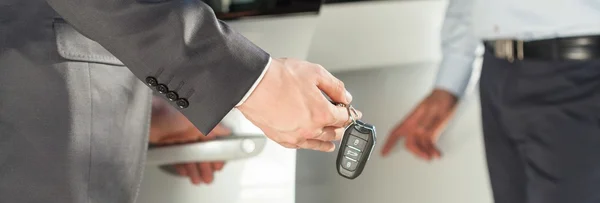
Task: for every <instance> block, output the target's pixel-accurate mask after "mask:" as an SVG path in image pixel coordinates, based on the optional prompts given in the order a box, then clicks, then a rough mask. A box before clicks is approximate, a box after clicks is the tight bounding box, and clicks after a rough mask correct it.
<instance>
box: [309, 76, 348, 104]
mask: <svg viewBox="0 0 600 203" xmlns="http://www.w3.org/2000/svg"><path fill="white" fill-rule="evenodd" d="M322 72H323V74H321V75H320V76H319V77H318V78H317V87H318V88H319V89H320V90H321V91H323V93H325V94H326V95H327V96H328V97H329V98H330V99H331V100H332V101H334V102H339V103H344V104H350V103H351V102H352V95H351V94H350V92H348V91H347V90H346V87H345V86H344V82H342V81H341V80H339V79H337V78H336V77H334V76H333V75H331V73H329V72H328V71H327V70H325V69H323V71H322Z"/></svg>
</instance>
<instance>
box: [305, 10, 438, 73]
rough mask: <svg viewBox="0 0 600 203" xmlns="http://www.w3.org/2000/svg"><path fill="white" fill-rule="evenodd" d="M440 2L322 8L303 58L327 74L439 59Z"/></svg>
mask: <svg viewBox="0 0 600 203" xmlns="http://www.w3.org/2000/svg"><path fill="white" fill-rule="evenodd" d="M445 7H446V1H440V0H428V1H401V0H398V1H371V2H360V3H344V4H329V5H325V6H324V7H323V8H322V10H321V15H320V17H319V18H320V19H319V24H318V26H317V30H316V32H315V36H314V37H313V40H312V44H311V46H310V51H309V53H308V59H309V60H310V61H311V62H315V63H319V64H321V65H323V66H324V67H326V68H327V69H329V70H330V71H341V70H355V69H365V68H375V67H384V66H389V65H394V64H405V63H418V62H422V61H435V60H438V59H439V55H440V53H439V46H440V41H439V30H440V28H441V25H442V18H443V13H444V10H445Z"/></svg>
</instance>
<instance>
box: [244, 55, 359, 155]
mask: <svg viewBox="0 0 600 203" xmlns="http://www.w3.org/2000/svg"><path fill="white" fill-rule="evenodd" d="M322 93H325V94H326V95H327V96H328V97H329V98H331V100H332V101H333V102H335V103H343V104H350V102H351V101H352V96H351V95H350V94H349V93H348V91H346V89H345V87H344V83H343V82H342V81H340V80H339V79H337V78H335V77H334V76H333V75H331V73H329V72H328V71H327V70H325V69H324V68H323V67H322V66H320V65H318V64H313V63H309V62H306V61H300V60H295V59H272V61H271V64H270V66H269V69H268V70H267V72H266V73H265V76H264V78H263V79H262V81H261V82H260V83H259V85H258V86H257V87H256V90H254V92H253V93H252V94H251V95H250V97H248V100H246V101H245V102H244V103H243V104H242V105H241V106H239V107H238V109H239V110H240V111H241V112H242V113H243V114H244V115H245V116H246V118H247V119H248V120H250V121H251V122H252V123H253V124H254V125H256V126H257V127H259V128H260V129H261V130H262V131H263V132H264V133H265V134H266V136H267V137H269V138H270V139H272V140H273V141H275V142H277V143H279V144H281V145H282V146H284V147H288V148H303V149H313V150H319V151H324V152H332V151H334V150H335V144H334V143H333V141H337V140H340V139H341V138H342V135H343V133H344V127H346V126H348V125H349V124H350V123H351V122H352V121H351V118H350V117H349V114H348V109H347V108H346V107H343V106H336V105H334V104H332V103H331V101H329V100H328V99H327V98H326V97H325V96H324V95H323V94H322ZM356 114H357V115H356V117H355V119H360V118H361V117H362V114H361V113H360V112H359V111H357V112H356Z"/></svg>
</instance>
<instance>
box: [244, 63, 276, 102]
mask: <svg viewBox="0 0 600 203" xmlns="http://www.w3.org/2000/svg"><path fill="white" fill-rule="evenodd" d="M271 60H272V59H271V57H269V62H267V66H266V67H265V69H263V72H262V73H261V74H260V76H259V77H258V79H257V80H256V82H254V84H253V85H252V87H250V90H248V92H246V95H244V97H242V100H240V102H238V104H236V105H235V107H238V106H240V105H242V104H243V103H244V102H245V101H246V100H247V99H248V97H250V95H252V92H254V89H256V86H258V84H259V83H260V81H262V79H263V77H265V73H267V70H268V69H269V66H271Z"/></svg>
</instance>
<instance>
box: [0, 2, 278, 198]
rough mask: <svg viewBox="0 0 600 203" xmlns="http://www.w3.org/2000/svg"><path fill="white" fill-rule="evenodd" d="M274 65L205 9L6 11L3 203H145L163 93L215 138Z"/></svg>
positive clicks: (51, 7) (2, 15)
mask: <svg viewBox="0 0 600 203" xmlns="http://www.w3.org/2000/svg"><path fill="white" fill-rule="evenodd" d="M268 59H269V55H268V54H267V53H266V52H264V51H263V50H261V49H260V48H258V47H256V46H255V45H253V44H252V43H250V42H249V41H247V40H246V39H245V38H244V37H242V36H241V35H239V34H238V33H236V32H234V31H233V30H231V29H230V28H229V27H228V26H227V25H225V24H223V23H221V22H220V21H218V20H216V19H215V16H214V14H213V13H212V11H211V10H210V8H209V7H207V6H206V5H205V4H204V3H201V2H200V0H138V1H136V0H48V1H44V0H1V1H0V202H2V203H4V202H6V203H13V202H27V203H31V202H43V203H48V202H57V203H58V202H60V203H70V202H94V203H120V202H133V201H135V196H136V193H137V190H138V186H139V183H140V181H141V176H142V169H143V164H144V157H145V150H146V146H147V134H148V129H149V126H148V125H149V119H150V107H151V106H150V105H151V97H152V95H153V93H154V94H156V95H161V96H162V97H164V98H165V99H168V100H170V101H171V103H172V104H173V106H175V107H177V108H179V109H180V110H181V112H183V114H185V115H186V116H187V117H188V118H189V119H190V120H191V121H192V122H193V123H194V124H195V125H196V127H198V128H199V129H200V130H201V131H202V132H205V133H206V132H208V131H209V130H210V129H212V128H213V127H214V126H215V125H216V124H217V123H218V122H219V121H220V120H221V119H222V118H223V117H224V116H225V115H226V114H227V113H228V112H229V111H230V110H231V108H232V107H234V105H235V104H236V103H237V102H238V101H239V100H240V99H241V98H242V97H243V96H244V94H245V93H246V92H247V91H248V89H249V88H250V87H251V86H252V84H253V83H254V82H255V80H256V79H257V78H258V77H259V75H260V74H261V72H262V70H263V69H264V68H265V65H266V64H267V62H268ZM149 87H150V88H149Z"/></svg>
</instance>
